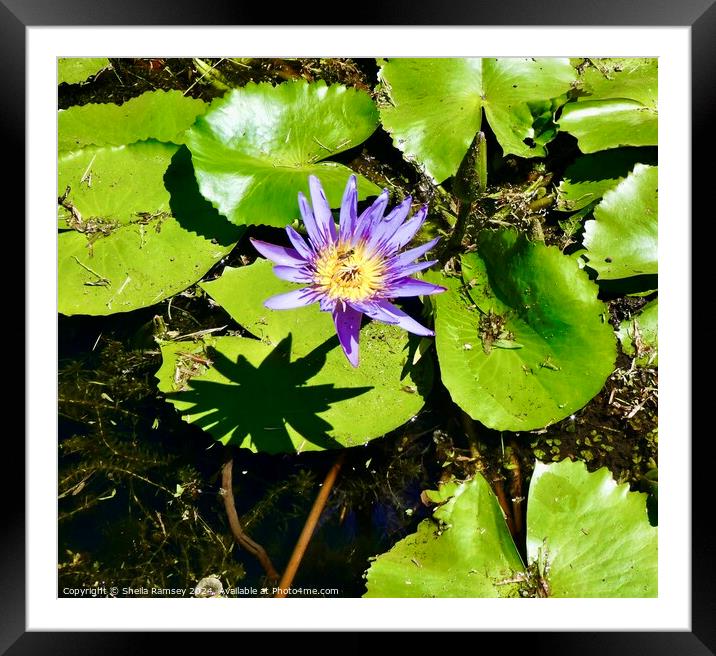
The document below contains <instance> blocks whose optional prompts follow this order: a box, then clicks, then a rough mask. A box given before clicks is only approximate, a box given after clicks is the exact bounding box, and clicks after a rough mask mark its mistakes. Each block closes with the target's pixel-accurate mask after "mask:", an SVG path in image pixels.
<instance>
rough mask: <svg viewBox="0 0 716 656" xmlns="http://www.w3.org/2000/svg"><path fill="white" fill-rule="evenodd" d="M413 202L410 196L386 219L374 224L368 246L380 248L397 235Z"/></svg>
mask: <svg viewBox="0 0 716 656" xmlns="http://www.w3.org/2000/svg"><path fill="white" fill-rule="evenodd" d="M412 202H413V199H412V198H411V197H410V196H408V197H407V198H406V199H405V200H404V201H403V202H402V203H400V204H399V205H396V206H395V207H394V208H393V210H392V211H391V212H390V213H389V214H388V215H387V216H386V217H385V218H384V219H382V220H381V221H379V222H377V223H376V224H374V225H373V231H372V234H371V235H370V238H369V240H368V245H369V246H371V247H373V248H378V247H380V245H381V244H383V243H384V242H386V241H388V239H390V238H391V237H392V236H393V235H394V234H395V231H396V230H397V229H398V228H400V226H401V224H402V223H403V221H404V220H405V217H406V216H408V212H410V206H411V204H412ZM413 259H415V258H413Z"/></svg>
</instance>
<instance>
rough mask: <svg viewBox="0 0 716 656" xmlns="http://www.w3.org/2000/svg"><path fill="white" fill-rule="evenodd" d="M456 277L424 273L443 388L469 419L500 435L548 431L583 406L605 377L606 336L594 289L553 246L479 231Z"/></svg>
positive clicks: (609, 351) (609, 360)
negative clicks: (434, 287)
mask: <svg viewBox="0 0 716 656" xmlns="http://www.w3.org/2000/svg"><path fill="white" fill-rule="evenodd" d="M479 243H480V246H479V251H478V252H479V254H476V253H472V254H468V255H465V256H463V258H462V268H463V278H464V280H459V279H457V278H453V277H447V276H444V275H441V274H439V273H430V274H429V279H430V281H431V282H434V283H438V284H441V285H445V286H446V287H448V291H447V292H446V293H445V294H441V295H440V296H438V297H436V298H435V299H434V301H433V302H434V303H435V306H436V320H435V333H436V338H435V340H436V348H437V353H438V359H439V361H440V365H441V372H442V377H443V382H444V383H445V386H446V387H447V389H448V391H449V392H450V395H451V396H452V399H453V400H454V401H455V403H457V404H458V405H459V406H460V407H461V408H462V409H463V410H465V412H467V413H468V414H469V415H470V416H471V417H473V418H474V419H477V420H478V421H480V422H482V423H483V424H485V425H486V426H488V427H490V428H495V429H498V430H511V431H519V430H531V429H535V428H541V427H543V426H547V425H549V424H552V423H554V422H556V421H559V420H560V419H563V418H564V417H566V416H568V415H570V414H572V413H573V412H575V411H576V410H578V409H579V408H581V407H583V406H584V405H585V404H586V403H587V402H589V401H590V400H591V399H592V398H593V397H594V396H595V395H596V394H597V393H598V392H599V390H600V389H601V388H602V386H603V385H604V382H605V380H606V379H607V377H608V376H609V374H610V373H611V372H612V371H613V368H614V361H615V358H616V343H615V337H614V333H613V331H612V328H611V326H610V325H609V323H608V321H607V317H608V312H607V309H606V306H605V305H604V304H603V303H602V302H601V301H599V300H598V299H597V292H598V287H597V285H596V284H595V283H594V282H592V281H591V280H589V277H588V275H587V274H586V272H584V271H582V270H580V268H579V265H578V263H577V262H576V261H575V260H574V259H573V258H571V257H569V256H566V255H563V254H562V253H561V252H560V251H559V250H558V249H557V248H555V247H548V246H545V245H544V244H541V243H532V242H530V241H528V240H527V239H526V237H524V236H518V235H517V233H515V232H513V231H510V230H506V231H499V232H483V233H481V235H480V237H479Z"/></svg>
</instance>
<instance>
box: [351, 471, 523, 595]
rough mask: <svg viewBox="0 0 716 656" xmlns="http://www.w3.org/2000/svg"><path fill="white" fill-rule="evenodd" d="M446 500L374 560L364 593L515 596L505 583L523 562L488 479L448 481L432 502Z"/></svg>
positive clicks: (512, 584) (514, 590) (511, 584)
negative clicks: (415, 529)
mask: <svg viewBox="0 0 716 656" xmlns="http://www.w3.org/2000/svg"><path fill="white" fill-rule="evenodd" d="M446 499H448V500H447V502H446V503H444V504H443V505H441V506H439V507H438V508H437V509H436V510H435V512H434V514H433V519H426V520H423V521H422V522H421V523H420V524H419V525H418V530H417V532H416V533H413V534H411V535H409V536H408V537H406V538H404V539H403V540H401V541H400V542H398V543H397V544H396V545H395V546H394V547H393V548H392V549H391V550H390V551H388V552H386V553H384V554H381V555H380V556H378V557H377V558H376V559H375V561H374V562H373V563H372V564H371V566H370V569H369V570H368V572H367V588H368V591H367V593H366V594H365V595H364V596H365V597H509V596H516V590H517V586H516V585H515V584H514V583H506V582H505V581H507V580H508V579H510V578H511V577H512V575H513V574H514V573H515V572H519V571H521V570H522V569H524V565H523V564H522V560H521V559H520V556H519V554H518V552H517V549H516V547H515V544H514V542H513V541H512V537H511V536H510V532H509V530H508V529H507V525H506V524H505V519H504V515H503V514H502V510H501V508H500V504H499V503H498V501H497V498H496V497H495V495H494V494H493V493H492V490H491V489H490V486H489V484H488V483H487V481H486V480H485V479H484V478H483V477H482V476H479V475H478V476H476V477H475V478H474V479H472V480H469V481H467V482H465V483H461V484H460V485H457V484H455V483H449V484H444V485H442V486H441V487H440V490H439V493H437V495H435V494H434V495H433V500H435V501H441V500H442V501H445V500H446ZM498 583H499V585H498Z"/></svg>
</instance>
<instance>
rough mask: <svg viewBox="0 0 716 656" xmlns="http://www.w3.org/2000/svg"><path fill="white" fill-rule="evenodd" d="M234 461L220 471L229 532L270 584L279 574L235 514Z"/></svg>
mask: <svg viewBox="0 0 716 656" xmlns="http://www.w3.org/2000/svg"><path fill="white" fill-rule="evenodd" d="M233 466H234V459H233V458H231V457H230V458H229V459H228V460H227V461H226V462H225V463H224V466H223V467H222V469H221V493H222V494H221V495H222V497H223V498H224V507H225V508H226V516H227V517H228V519H229V526H230V527H231V532H232V534H233V536H234V539H235V540H236V542H237V544H238V545H239V546H240V547H243V548H244V549H246V551H248V552H249V553H250V554H253V555H254V556H256V558H257V559H258V561H259V562H260V563H261V566H262V567H263V568H264V570H266V576H268V578H269V579H270V580H271V582H272V583H274V582H276V581H278V579H279V574H278V572H277V571H276V569H275V568H274V566H273V564H272V563H271V559H270V558H269V556H268V554H267V553H266V550H265V549H264V548H263V547H262V546H261V545H260V544H259V543H258V542H254V541H253V540H252V539H251V538H250V537H249V536H248V535H247V534H246V533H244V529H243V528H242V527H241V522H240V521H239V516H238V514H237V513H236V505H235V504H234V491H233V483H232V470H233Z"/></svg>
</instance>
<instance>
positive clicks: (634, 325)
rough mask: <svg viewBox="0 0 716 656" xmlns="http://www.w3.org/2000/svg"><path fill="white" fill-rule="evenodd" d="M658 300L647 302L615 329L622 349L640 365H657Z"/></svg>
mask: <svg viewBox="0 0 716 656" xmlns="http://www.w3.org/2000/svg"><path fill="white" fill-rule="evenodd" d="M658 319H659V302H658V300H657V299H654V300H653V301H650V302H649V303H647V304H646V305H645V306H644V307H643V308H642V309H641V311H640V312H639V313H638V314H637V315H636V316H634V317H632V318H631V319H630V320H629V321H624V322H623V323H622V324H621V325H620V326H619V330H618V331H617V337H618V338H619V341H620V342H621V345H622V350H623V351H624V353H626V354H627V355H629V356H632V357H633V358H634V361H635V362H636V364H637V365H639V366H641V367H656V366H658V365H659V353H658V348H659V341H658V340H659V325H658Z"/></svg>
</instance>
